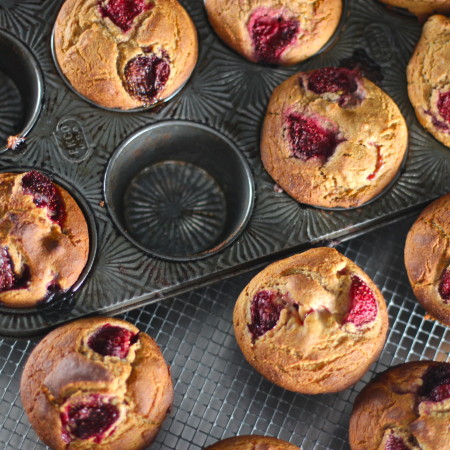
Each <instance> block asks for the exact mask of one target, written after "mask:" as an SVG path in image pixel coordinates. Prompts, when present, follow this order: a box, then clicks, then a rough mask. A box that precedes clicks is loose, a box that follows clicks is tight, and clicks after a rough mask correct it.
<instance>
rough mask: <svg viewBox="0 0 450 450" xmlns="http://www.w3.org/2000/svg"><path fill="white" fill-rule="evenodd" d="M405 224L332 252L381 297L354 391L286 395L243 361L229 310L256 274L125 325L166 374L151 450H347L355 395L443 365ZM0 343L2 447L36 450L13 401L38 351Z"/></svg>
mask: <svg viewBox="0 0 450 450" xmlns="http://www.w3.org/2000/svg"><path fill="white" fill-rule="evenodd" d="M411 223H412V220H408V221H404V222H402V223H401V224H394V225H391V226H388V227H385V228H382V229H379V230H378V231H374V232H372V233H369V234H367V235H365V236H361V237H359V238H356V239H353V240H351V241H349V242H347V243H343V244H341V245H339V246H338V249H339V250H340V251H341V252H343V253H344V254H345V255H346V256H348V257H349V258H351V259H352V260H354V261H355V262H356V263H357V264H358V265H359V266H361V267H362V268H363V269H364V270H365V271H366V272H367V273H368V274H369V275H370V276H371V277H372V278H373V279H374V281H375V282H376V284H377V285H378V286H379V287H380V288H381V290H382V292H383V294H384V296H385V298H386V301H387V303H388V310H389V317H390V332H389V336H388V340H387V343H386V346H385V348H384V351H383V353H382V355H381V357H380V358H379V360H378V361H377V362H376V363H375V364H374V365H373V366H372V367H371V370H370V371H369V372H368V373H367V374H366V375H365V376H364V377H363V379H362V380H361V381H359V382H358V383H357V384H356V385H355V386H353V387H352V388H350V389H347V390H345V391H343V392H340V393H338V394H328V395H318V396H307V395H299V394H293V393H291V392H289V391H286V390H283V389H281V388H279V387H277V386H274V385H272V384H271V383H270V382H268V381H266V380H265V379H263V378H262V377H261V376H260V375H259V374H258V373H256V372H255V371H254V370H253V369H252V368H251V367H250V366H249V365H248V363H247V362H246V361H245V360H244V358H243V356H242V354H241V352H240V350H239V348H238V347H237V344H236V342H235V339H234V335H233V329H232V321H231V319H232V311H233V306H234V301H235V299H236V297H237V295H238V294H239V292H240V291H241V289H242V288H243V287H244V286H245V284H246V283H247V282H248V281H249V280H250V279H251V277H252V276H253V275H254V274H255V273H256V272H255V271H254V272H252V273H249V274H246V275H242V276H239V277H235V278H233V279H229V280H225V281H221V282H218V283H216V284H214V285H211V286H209V287H205V288H202V289H198V290H196V291H192V292H190V293H188V294H185V295H182V296H179V297H176V298H173V299H171V300H167V301H164V302H160V303H158V304H154V305H149V306H147V307H145V308H142V309H138V310H135V311H131V312H129V313H127V314H125V315H123V316H121V317H122V318H124V319H125V320H128V321H130V322H132V323H134V324H136V325H137V326H138V327H139V328H140V329H141V330H143V331H146V332H148V333H149V334H150V335H151V336H153V337H154V338H155V339H156V341H157V342H158V344H159V345H160V346H161V348H162V349H163V352H164V356H165V358H166V361H168V362H169V364H170V365H171V373H172V377H173V380H174V382H175V397H174V404H173V408H172V410H171V412H170V413H169V415H168V417H167V419H166V420H165V422H164V425H163V427H162V429H161V431H160V433H159V434H158V436H157V439H156V441H155V442H154V444H153V446H152V449H177V450H183V449H192V450H196V449H202V448H203V447H205V446H207V445H210V444H212V443H213V442H216V441H217V440H220V439H222V438H225V437H229V436H234V435H238V434H249V433H256V434H266V435H271V436H276V437H279V438H281V439H285V440H287V441H290V442H292V443H294V444H296V445H299V446H301V447H302V448H303V449H305V450H308V449H336V450H337V449H347V448H348V443H347V427H348V420H349V417H350V414H351V409H352V404H353V401H354V398H355V396H356V395H357V393H358V392H359V391H360V390H361V389H362V387H363V386H364V385H365V384H366V383H367V382H368V381H369V380H370V379H371V378H372V377H373V375H374V373H377V372H380V371H383V370H385V369H386V368H388V367H389V366H391V365H394V364H398V363H401V362H404V361H410V360H418V359H435V360H440V361H442V360H446V359H448V352H449V350H450V334H449V333H450V331H449V330H448V329H447V328H446V327H443V326H442V325H439V324H438V323H437V322H434V321H429V320H424V319H423V315H424V310H423V309H422V308H421V307H420V306H419V305H418V303H417V302H416V301H415V299H414V296H413V294H412V291H411V289H410V287H409V284H408V281H407V277H406V273H405V269H404V267H403V246H404V240H405V237H406V233H407V231H408V229H409V227H410V225H411ZM38 341H39V340H38V339H32V340H16V341H15V340H12V339H5V340H4V341H2V342H1V344H0V394H1V396H0V424H1V425H0V427H1V428H0V445H2V448H5V449H34V448H38V449H42V448H46V447H45V446H44V445H43V444H42V443H40V442H39V440H38V438H37V436H36V434H35V433H34V431H33V430H32V429H31V427H30V425H29V422H28V419H27V418H26V416H25V415H24V414H23V411H22V407H21V402H20V398H19V394H18V390H19V382H20V375H21V373H22V369H23V366H24V364H25V361H26V358H27V356H28V355H29V353H30V352H31V350H32V349H33V347H34V346H35V345H36V343H37V342H38Z"/></svg>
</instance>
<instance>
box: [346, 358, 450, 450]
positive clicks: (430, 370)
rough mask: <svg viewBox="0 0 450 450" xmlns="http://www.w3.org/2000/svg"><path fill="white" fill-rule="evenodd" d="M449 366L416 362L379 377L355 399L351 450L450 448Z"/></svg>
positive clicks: (403, 365)
mask: <svg viewBox="0 0 450 450" xmlns="http://www.w3.org/2000/svg"><path fill="white" fill-rule="evenodd" d="M449 423H450V364H449V363H439V362H435V361H416V362H409V363H406V364H400V365H398V366H395V367H392V368H390V369H388V370H387V371H386V372H383V373H382V374H379V375H377V377H375V378H374V379H373V380H372V381H371V382H370V383H369V384H368V385H367V386H366V387H365V388H364V389H363V390H362V391H361V392H360V394H359V395H358V396H357V397H356V400H355V404H354V406H353V412H352V416H351V418H350V429H349V432H350V447H351V448H352V450H368V449H371V450H372V449H373V450H439V449H442V450H444V449H448V448H450V426H449Z"/></svg>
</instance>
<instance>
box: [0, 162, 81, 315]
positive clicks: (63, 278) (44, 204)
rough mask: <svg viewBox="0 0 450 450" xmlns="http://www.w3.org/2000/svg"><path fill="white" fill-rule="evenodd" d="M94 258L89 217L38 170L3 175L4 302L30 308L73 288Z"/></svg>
mask: <svg viewBox="0 0 450 450" xmlns="http://www.w3.org/2000/svg"><path fill="white" fill-rule="evenodd" d="M88 256H89V231H88V226H87V223H86V219H85V217H84V215H83V213H82V211H81V209H80V208H79V206H78V205H77V203H76V202H75V200H74V199H73V197H72V196H71V195H70V194H69V193H68V192H67V191H66V190H65V189H63V188H62V187H61V186H58V185H57V184H55V183H53V182H52V181H51V180H50V178H48V177H47V176H46V175H44V174H43V173H41V172H38V171H35V170H33V171H31V172H27V173H1V174H0V303H1V304H3V305H6V306H11V307H17V308H25V307H31V306H34V305H36V304H37V303H38V302H40V301H43V300H46V299H47V298H48V297H49V296H50V295H51V294H53V293H55V292H60V291H63V292H64V291H66V290H68V289H69V288H70V287H71V286H72V285H73V284H74V283H75V282H76V281H77V279H78V278H79V276H80V274H81V272H82V271H83V269H84V267H85V265H86V262H87V259H88Z"/></svg>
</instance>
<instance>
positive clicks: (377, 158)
mask: <svg viewBox="0 0 450 450" xmlns="http://www.w3.org/2000/svg"><path fill="white" fill-rule="evenodd" d="M407 140H408V131H407V126H406V122H405V119H404V118H403V116H402V114H401V112H400V110H399V109H398V107H397V105H396V104H395V103H394V101H393V100H392V99H391V98H390V97H389V96H388V95H387V94H386V93H385V92H384V91H383V90H382V89H380V88H379V87H377V86H376V85H375V84H373V83H372V82H371V81H369V80H368V79H367V78H364V77H362V76H361V74H360V73H359V72H358V71H356V70H350V69H346V68H337V67H326V68H322V69H318V70H313V71H310V72H301V73H298V74H296V75H293V76H292V77H290V78H289V79H287V80H286V81H284V82H283V83H282V84H280V85H279V86H278V87H277V88H276V89H275V90H274V92H273V94H272V97H271V99H270V101H269V105H268V108H267V113H266V116H265V119H264V124H263V129H262V136H261V158H262V162H263V164H264V167H265V168H266V170H267V172H268V173H269V175H270V176H271V177H272V178H273V179H274V181H275V182H276V183H277V184H278V185H279V186H280V187H281V188H282V189H283V190H285V191H286V192H287V193H288V194H289V195H290V196H292V197H293V198H294V199H295V200H297V201H299V202H301V203H306V204H308V205H314V206H321V207H328V208H329V207H343V208H349V207H355V206H360V205H362V204H364V203H366V202H368V201H369V200H371V199H373V198H374V197H376V196H377V195H378V194H380V193H381V192H382V191H383V190H384V189H385V188H386V187H387V186H388V185H389V184H390V183H391V182H392V181H393V180H394V179H395V177H396V175H397V174H398V171H399V169H400V167H401V164H402V162H403V160H404V158H405V153H406V149H407Z"/></svg>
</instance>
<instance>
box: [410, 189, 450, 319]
mask: <svg viewBox="0 0 450 450" xmlns="http://www.w3.org/2000/svg"><path fill="white" fill-rule="evenodd" d="M449 236H450V194H447V195H444V196H443V197H441V198H439V199H437V200H435V201H434V202H433V203H431V204H430V205H428V206H427V208H425V210H424V211H423V212H422V213H421V214H420V216H419V217H418V218H417V220H416V221H415V222H414V224H413V226H412V227H411V229H410V230H409V233H408V236H407V237H406V243H405V266H406V271H407V273H408V278H409V282H410V283H411V287H412V289H413V291H414V295H415V296H416V298H417V300H418V301H419V302H420V304H421V305H422V306H423V307H424V309H425V310H426V311H427V313H429V314H430V315H431V316H432V317H434V318H435V319H437V320H439V321H440V322H442V323H443V324H445V325H448V326H450V245H449V244H450V238H449Z"/></svg>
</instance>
